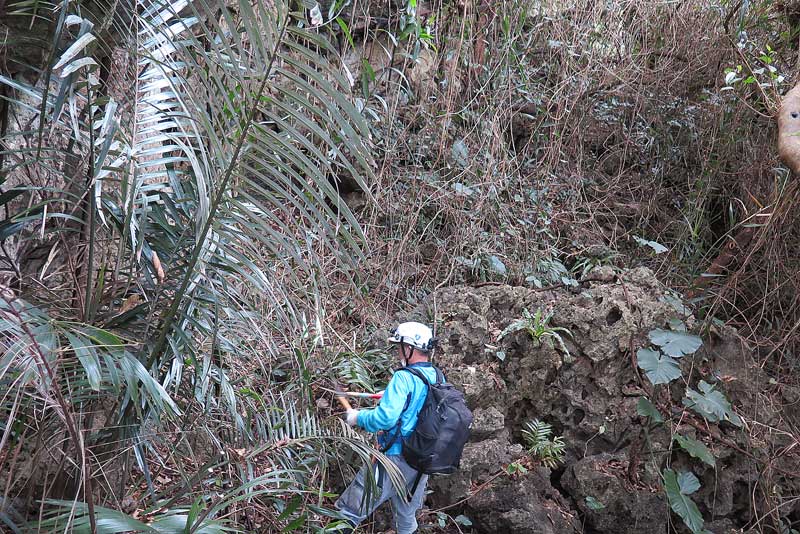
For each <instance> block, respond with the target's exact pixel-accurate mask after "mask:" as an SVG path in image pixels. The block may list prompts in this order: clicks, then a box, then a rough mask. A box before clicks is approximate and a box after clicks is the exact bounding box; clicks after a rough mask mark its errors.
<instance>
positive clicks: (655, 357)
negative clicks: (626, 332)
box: [636, 349, 681, 385]
mask: <svg viewBox="0 0 800 534" xmlns="http://www.w3.org/2000/svg"><path fill="white" fill-rule="evenodd" d="M636 356H637V358H638V361H639V367H640V368H641V369H643V370H644V372H645V373H646V374H647V378H648V379H649V380H650V382H652V383H653V384H654V385H657V384H669V383H670V382H672V381H673V380H675V379H676V378H680V376H681V368H680V367H678V362H677V361H675V360H674V359H672V358H671V357H669V356H667V355H666V354H661V353H660V352H658V351H655V350H650V349H639V350H638V351H637V352H636Z"/></svg>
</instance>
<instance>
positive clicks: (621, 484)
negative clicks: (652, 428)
mask: <svg viewBox="0 0 800 534" xmlns="http://www.w3.org/2000/svg"><path fill="white" fill-rule="evenodd" d="M627 462H628V459H627V457H626V456H625V455H620V454H617V455H613V454H596V455H594V456H590V457H588V458H584V459H582V460H580V461H579V462H577V463H574V464H572V465H571V466H569V467H568V468H567V470H566V471H565V472H564V475H563V476H562V477H561V484H562V485H563V486H564V488H565V489H566V490H567V491H568V492H569V494H570V495H571V496H572V497H573V498H574V499H575V502H576V504H577V506H578V509H579V510H580V511H581V512H582V513H583V514H584V517H586V521H587V524H588V525H589V526H590V527H591V528H593V529H595V530H597V531H600V532H616V533H618V534H645V533H648V534H649V533H654V532H663V531H664V527H665V524H666V521H665V510H666V508H667V503H666V498H665V497H664V495H663V493H661V492H659V491H657V490H656V489H655V488H652V489H637V488H633V487H631V485H630V484H629V483H626V480H625V475H624V471H625V467H626V465H627ZM587 497H592V498H594V499H595V500H596V501H597V502H598V503H599V504H600V505H602V508H601V509H599V510H593V509H592V508H591V507H590V506H589V505H588V504H587V502H586V499H587Z"/></svg>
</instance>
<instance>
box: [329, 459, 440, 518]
mask: <svg viewBox="0 0 800 534" xmlns="http://www.w3.org/2000/svg"><path fill="white" fill-rule="evenodd" d="M387 458H389V459H390V460H391V461H392V462H393V463H394V464H395V465H396V466H397V467H398V468H399V469H400V472H401V473H403V477H404V478H405V479H406V491H407V492H410V491H411V488H412V486H413V485H414V481H415V480H416V478H417V471H416V470H415V469H414V468H413V467H411V466H410V465H408V464H407V463H406V461H405V459H403V457H402V456H400V455H392V456H387ZM368 469H372V476H373V477H374V479H375V481H374V483H375V484H379V486H378V487H377V488H375V490H374V491H368V488H366V487H365V486H366V485H369V484H371V482H369V481H368V478H367V477H368V475H367V470H368ZM427 483H428V475H422V477H421V478H420V480H419V484H417V489H416V491H415V492H414V495H413V496H412V497H411V499H410V501H406V498H405V496H404V495H398V494H397V491H396V490H395V488H394V486H393V485H392V482H391V481H390V480H389V476H388V475H387V474H386V473H385V472H384V470H383V467H381V466H380V464H379V463H377V464H374V465H365V466H364V467H362V468H361V470H360V471H359V472H358V474H357V475H356V478H355V479H353V482H352V483H351V484H350V485H349V486H348V487H347V489H346V490H344V493H342V495H341V496H340V497H339V499H338V500H337V501H336V508H338V509H339V510H340V511H341V512H342V515H344V516H345V517H346V518H347V519H348V520H349V521H350V522H351V523H353V525H354V526H355V525H358V524H359V523H361V522H362V521H364V520H365V519H366V518H367V517H368V516H369V515H370V514H371V513H372V512H374V511H375V510H376V509H377V508H378V506H380V505H381V504H383V503H385V502H386V501H388V500H389V499H391V500H392V509H393V511H394V525H395V529H396V530H397V534H411V533H412V532H416V531H417V517H416V515H417V510H419V509H420V508H421V507H422V502H423V501H424V500H425V486H426V485H427ZM365 493H368V494H369V495H368V497H369V498H366V497H365Z"/></svg>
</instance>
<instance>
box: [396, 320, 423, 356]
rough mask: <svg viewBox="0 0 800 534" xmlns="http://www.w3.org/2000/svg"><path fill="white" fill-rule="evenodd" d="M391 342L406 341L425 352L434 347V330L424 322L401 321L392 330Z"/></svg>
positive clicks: (405, 342)
mask: <svg viewBox="0 0 800 534" xmlns="http://www.w3.org/2000/svg"><path fill="white" fill-rule="evenodd" d="M388 341H389V342H390V343H404V344H406V345H410V346H412V347H414V348H415V349H418V350H421V351H423V352H428V351H429V350H431V349H432V348H433V343H434V339H433V331H432V330H431V329H430V328H428V327H427V326H425V325H424V324H422V323H415V322H408V323H400V324H399V325H398V326H397V328H395V329H394V331H393V332H392V335H391V337H389V339H388Z"/></svg>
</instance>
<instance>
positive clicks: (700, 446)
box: [675, 434, 716, 467]
mask: <svg viewBox="0 0 800 534" xmlns="http://www.w3.org/2000/svg"><path fill="white" fill-rule="evenodd" d="M675 441H677V442H678V445H680V446H681V448H682V449H683V450H685V451H686V452H688V453H689V455H691V456H692V457H694V458H697V459H698V460H702V461H703V462H705V463H706V464H708V465H710V466H711V467H714V466H715V465H716V460H715V459H714V454H713V453H712V452H711V451H710V450H709V448H708V447H706V445H705V444H704V443H703V442H701V441H698V440H696V439H694V438H690V437H688V436H683V435H681V434H676V435H675Z"/></svg>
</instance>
